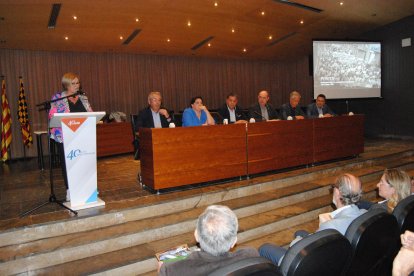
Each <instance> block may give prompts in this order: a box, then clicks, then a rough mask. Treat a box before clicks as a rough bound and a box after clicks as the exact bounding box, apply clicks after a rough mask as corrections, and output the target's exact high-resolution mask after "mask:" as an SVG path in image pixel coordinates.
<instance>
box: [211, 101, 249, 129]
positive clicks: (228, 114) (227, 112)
mask: <svg viewBox="0 0 414 276" xmlns="http://www.w3.org/2000/svg"><path fill="white" fill-rule="evenodd" d="M237 101H238V99H237V95H236V94H233V93H230V94H228V95H227V98H226V103H225V104H224V105H223V106H222V107H221V108H220V109H219V110H218V113H219V114H220V116H221V117H222V119H223V120H224V119H227V121H228V123H236V124H238V123H247V121H246V118H245V116H244V114H243V112H242V111H241V109H240V107H239V106H238V105H237Z"/></svg>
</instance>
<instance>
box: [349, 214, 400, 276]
mask: <svg viewBox="0 0 414 276" xmlns="http://www.w3.org/2000/svg"><path fill="white" fill-rule="evenodd" d="M399 234H400V229H399V227H398V224H397V220H396V219H395V217H394V216H393V215H391V214H388V213H387V211H386V210H385V209H382V208H375V209H371V210H369V211H368V212H366V213H365V214H362V215H361V216H359V217H358V218H356V219H355V220H354V221H353V222H352V223H351V225H350V226H349V227H348V229H347V231H346V233H345V236H346V238H347V239H348V240H349V242H350V243H351V246H352V249H353V257H352V260H351V264H350V266H349V268H348V270H347V273H346V275H391V270H392V261H393V259H394V257H395V256H396V254H397V252H398V250H399V247H400V236H399Z"/></svg>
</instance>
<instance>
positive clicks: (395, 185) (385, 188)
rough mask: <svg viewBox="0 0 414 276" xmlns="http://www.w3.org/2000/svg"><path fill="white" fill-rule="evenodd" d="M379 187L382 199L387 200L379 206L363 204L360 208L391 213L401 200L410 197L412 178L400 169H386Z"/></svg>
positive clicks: (368, 203)
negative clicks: (380, 209) (381, 209)
mask: <svg viewBox="0 0 414 276" xmlns="http://www.w3.org/2000/svg"><path fill="white" fill-rule="evenodd" d="M377 187H378V193H379V195H380V197H382V198H384V199H385V200H383V201H380V202H378V204H373V203H371V202H363V204H361V205H360V206H359V207H360V208H364V209H369V208H384V209H386V210H387V211H388V212H390V213H391V212H392V211H393V210H394V208H395V206H397V204H398V202H400V200H402V199H404V198H406V197H407V196H409V195H410V193H411V180H410V176H409V175H408V174H407V173H406V172H405V171H402V170H399V169H386V170H385V171H384V174H383V175H382V177H381V180H380V182H378V184H377Z"/></svg>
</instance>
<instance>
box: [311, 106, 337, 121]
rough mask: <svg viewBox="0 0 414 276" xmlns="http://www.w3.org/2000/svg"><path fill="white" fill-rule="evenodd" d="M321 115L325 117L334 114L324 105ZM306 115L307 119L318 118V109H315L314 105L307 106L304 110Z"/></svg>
mask: <svg viewBox="0 0 414 276" xmlns="http://www.w3.org/2000/svg"><path fill="white" fill-rule="evenodd" d="M322 113H323V114H324V115H325V114H327V113H329V114H331V115H335V113H334V112H333V111H332V109H330V108H329V106H328V105H326V104H325V105H324V106H323V107H322ZM306 114H307V116H308V118H318V117H319V112H318V108H317V107H316V103H311V104H310V105H308V108H307V110H306Z"/></svg>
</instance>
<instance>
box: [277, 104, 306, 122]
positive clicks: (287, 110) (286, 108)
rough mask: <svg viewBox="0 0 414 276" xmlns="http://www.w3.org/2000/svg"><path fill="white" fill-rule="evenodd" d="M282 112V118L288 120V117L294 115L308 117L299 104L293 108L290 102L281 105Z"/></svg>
mask: <svg viewBox="0 0 414 276" xmlns="http://www.w3.org/2000/svg"><path fill="white" fill-rule="evenodd" d="M280 112H281V113H282V120H287V117H289V116H292V117H293V119H295V117H294V116H303V117H306V115H305V112H303V110H302V108H301V107H300V106H299V105H298V106H296V108H295V109H293V108H292V106H291V105H290V103H285V104H284V105H282V106H281V107H280Z"/></svg>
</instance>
